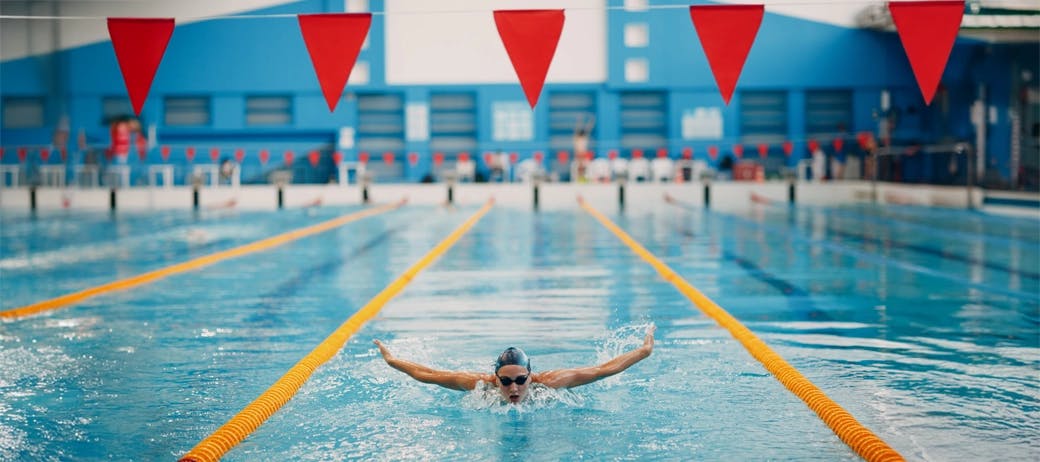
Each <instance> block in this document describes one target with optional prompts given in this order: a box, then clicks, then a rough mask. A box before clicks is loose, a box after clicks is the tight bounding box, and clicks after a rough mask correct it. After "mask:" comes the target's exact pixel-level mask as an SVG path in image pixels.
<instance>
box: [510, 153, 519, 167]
mask: <svg viewBox="0 0 1040 462" xmlns="http://www.w3.org/2000/svg"><path fill="white" fill-rule="evenodd" d="M519 161H520V156H519V155H518V154H517V153H515V152H511V153H509V163H510V164H516V163H517V162H519Z"/></svg>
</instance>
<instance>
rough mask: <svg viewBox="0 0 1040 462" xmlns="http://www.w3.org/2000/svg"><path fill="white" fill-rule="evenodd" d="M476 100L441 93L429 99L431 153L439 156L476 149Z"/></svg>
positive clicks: (466, 94) (469, 95)
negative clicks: (444, 153)
mask: <svg viewBox="0 0 1040 462" xmlns="http://www.w3.org/2000/svg"><path fill="white" fill-rule="evenodd" d="M476 110H477V96H476V95H475V94H473V93H444V94H434V95H432V96H431V97H430V149H431V150H433V151H441V152H459V151H471V150H474V149H476V148H477V113H476Z"/></svg>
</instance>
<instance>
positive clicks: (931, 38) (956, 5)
mask: <svg viewBox="0 0 1040 462" xmlns="http://www.w3.org/2000/svg"><path fill="white" fill-rule="evenodd" d="M888 10H889V11H890V12H892V21H893V22H894V23H895V24H896V31H898V32H899V40H901V41H902V42H903V49H904V50H906V57H907V58H908V59H909V60H910V67H911V68H913V70H914V77H916V78H917V86H918V87H920V89H921V95H922V96H924V102H925V104H932V98H933V97H934V96H935V90H936V88H938V87H939V80H940V79H941V78H942V74H943V69H945V68H946V61H947V60H948V59H949V58H950V51H952V50H953V42H955V41H956V40H957V31H958V30H959V29H960V27H961V19H963V17H964V1H963V0H960V1H927V2H889V4H888Z"/></svg>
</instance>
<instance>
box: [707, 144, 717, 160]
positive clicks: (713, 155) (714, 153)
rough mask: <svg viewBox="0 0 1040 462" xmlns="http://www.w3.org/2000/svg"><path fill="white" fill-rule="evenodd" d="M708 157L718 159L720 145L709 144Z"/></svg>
mask: <svg viewBox="0 0 1040 462" xmlns="http://www.w3.org/2000/svg"><path fill="white" fill-rule="evenodd" d="M708 157H710V158H711V160H715V159H717V158H718V157H719V147H718V146H708Z"/></svg>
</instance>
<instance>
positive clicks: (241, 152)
mask: <svg viewBox="0 0 1040 462" xmlns="http://www.w3.org/2000/svg"><path fill="white" fill-rule="evenodd" d="M245 158H246V151H245V149H242V148H238V149H236V150H235V162H238V163H240V164H241V163H242V161H243V160H244V159H245Z"/></svg>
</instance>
